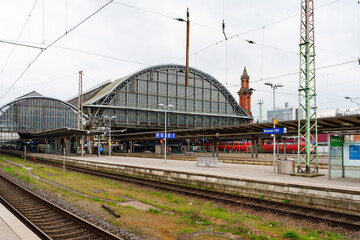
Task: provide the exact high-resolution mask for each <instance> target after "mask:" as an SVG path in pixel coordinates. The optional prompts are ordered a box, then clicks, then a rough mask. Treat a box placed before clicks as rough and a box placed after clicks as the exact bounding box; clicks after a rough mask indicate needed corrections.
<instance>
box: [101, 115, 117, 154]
mask: <svg viewBox="0 0 360 240" xmlns="http://www.w3.org/2000/svg"><path fill="white" fill-rule="evenodd" d="M104 119H109V157H111V120H112V119H116V117H115V116H112V117H108V116H104Z"/></svg>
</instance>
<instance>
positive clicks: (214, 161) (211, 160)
mask: <svg viewBox="0 0 360 240" xmlns="http://www.w3.org/2000/svg"><path fill="white" fill-rule="evenodd" d="M201 164H204V166H205V167H210V165H219V159H218V158H217V157H197V158H196V166H200V165H201Z"/></svg>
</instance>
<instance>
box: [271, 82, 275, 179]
mask: <svg viewBox="0 0 360 240" xmlns="http://www.w3.org/2000/svg"><path fill="white" fill-rule="evenodd" d="M272 88H273V121H274V120H275V89H276V86H274V85H273V86H272ZM275 127H276V126H275V124H273V128H275ZM273 136H274V137H273V152H274V173H276V149H275V142H276V137H275V134H273Z"/></svg>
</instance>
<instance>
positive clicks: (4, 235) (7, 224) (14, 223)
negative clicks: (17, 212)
mask: <svg viewBox="0 0 360 240" xmlns="http://www.w3.org/2000/svg"><path fill="white" fill-rule="evenodd" d="M0 240H40V238H39V237H38V236H37V235H35V233H33V232H32V231H31V230H30V229H28V228H27V227H26V226H25V225H24V224H23V223H22V222H21V221H20V220H19V219H17V218H16V217H15V216H14V215H13V214H12V213H11V212H10V211H9V210H8V209H7V208H6V207H4V205H2V204H0Z"/></svg>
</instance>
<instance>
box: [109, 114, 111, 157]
mask: <svg viewBox="0 0 360 240" xmlns="http://www.w3.org/2000/svg"><path fill="white" fill-rule="evenodd" d="M109 157H111V117H109Z"/></svg>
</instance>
